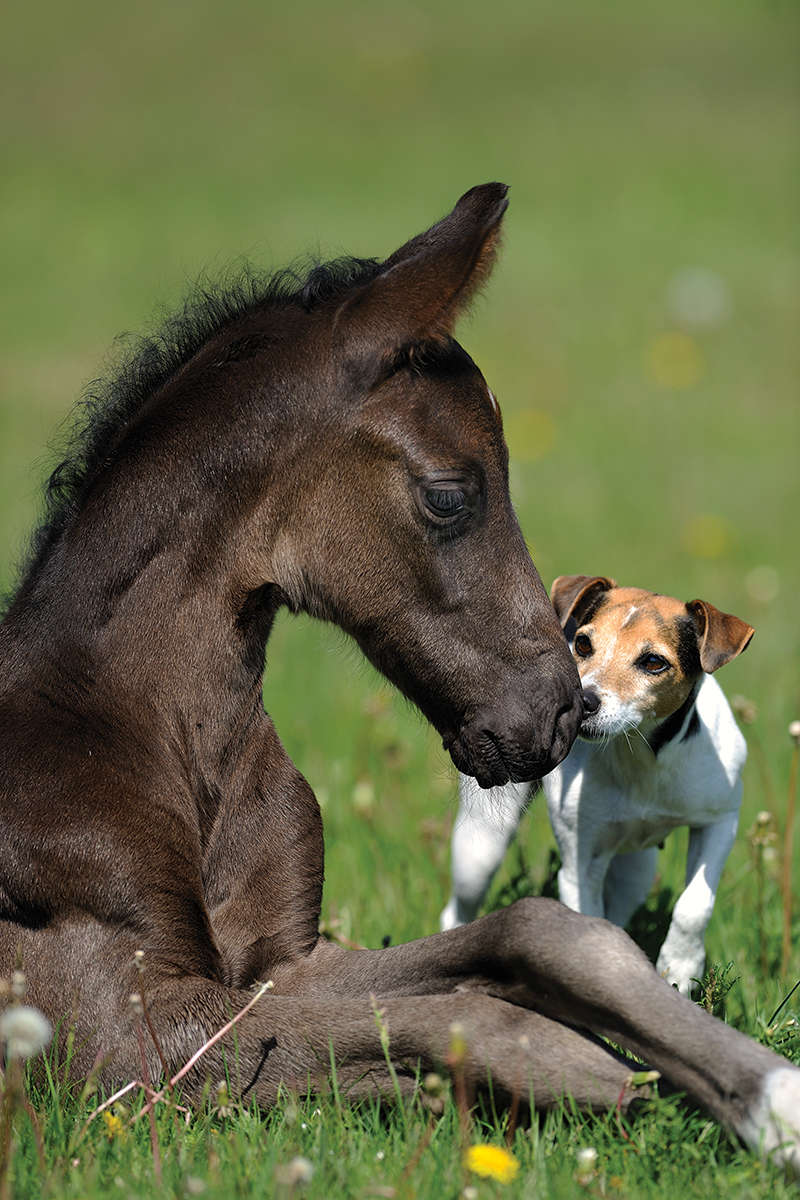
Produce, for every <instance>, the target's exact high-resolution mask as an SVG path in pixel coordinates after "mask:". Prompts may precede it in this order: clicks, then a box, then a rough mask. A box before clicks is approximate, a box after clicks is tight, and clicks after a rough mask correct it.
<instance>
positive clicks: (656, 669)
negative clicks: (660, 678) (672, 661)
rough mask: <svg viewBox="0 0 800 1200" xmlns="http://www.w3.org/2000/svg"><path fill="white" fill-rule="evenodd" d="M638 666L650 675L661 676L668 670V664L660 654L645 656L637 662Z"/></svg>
mask: <svg viewBox="0 0 800 1200" xmlns="http://www.w3.org/2000/svg"><path fill="white" fill-rule="evenodd" d="M639 666H640V667H642V668H643V669H644V670H645V671H647V672H648V674H650V675H661V674H662V673H663V672H664V671H666V670H668V669H669V663H668V662H667V660H666V658H663V657H662V656H661V655H660V654H645V655H643V657H642V658H641V659H640V660H639Z"/></svg>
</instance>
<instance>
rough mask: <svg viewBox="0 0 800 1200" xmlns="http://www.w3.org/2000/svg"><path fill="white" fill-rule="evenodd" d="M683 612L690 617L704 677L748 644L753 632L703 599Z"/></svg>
mask: <svg viewBox="0 0 800 1200" xmlns="http://www.w3.org/2000/svg"><path fill="white" fill-rule="evenodd" d="M686 609H687V611H688V613H689V614H690V616H691V617H693V618H694V624H695V628H696V630H697V646H698V649H699V651H700V666H701V667H702V668H703V670H704V671H705V672H706V673H707V674H708V675H710V674H711V673H712V672H713V671H716V670H718V669H719V667H724V666H725V663H728V662H730V661H731V659H732V658H736V656H737V654H741V653H742V651H743V650H746V649H747V647H748V646H749V645H750V639H751V637H752V636H753V634H754V633H755V630H754V629H753V627H752V625H748V624H747V623H746V622H745V621H740V620H739V618H738V617H732V616H731V614H730V613H724V612H720V611H719V609H718V608H714V605H713V604H707V603H706V601H705V600H691V601H690V602H689V603H688V604H687V605H686Z"/></svg>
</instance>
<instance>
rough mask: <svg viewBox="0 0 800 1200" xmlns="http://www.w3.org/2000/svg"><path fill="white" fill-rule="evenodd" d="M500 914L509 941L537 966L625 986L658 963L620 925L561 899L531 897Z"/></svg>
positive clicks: (648, 972)
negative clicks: (590, 913) (576, 907)
mask: <svg viewBox="0 0 800 1200" xmlns="http://www.w3.org/2000/svg"><path fill="white" fill-rule="evenodd" d="M496 915H497V916H501V915H502V916H503V917H504V925H505V929H504V930H503V934H502V935H501V936H503V940H504V941H506V939H507V941H506V944H509V943H510V944H512V945H514V946H515V947H516V948H517V950H518V952H519V953H521V954H522V955H523V957H525V958H527V959H528V960H529V961H530V962H531V963H532V964H533V965H534V967H535V968H537V969H545V970H546V969H547V968H548V967H549V968H550V970H552V971H553V972H554V973H556V974H558V975H560V976H563V975H564V974H565V973H566V974H567V975H574V976H575V978H576V980H577V979H578V978H581V977H582V978H583V979H585V980H587V981H589V980H592V979H603V980H604V981H605V982H606V983H608V982H611V981H618V982H619V984H620V985H621V986H623V985H624V983H625V980H626V979H627V980H630V979H631V978H632V977H633V978H639V977H641V976H642V974H643V973H646V974H648V975H652V974H653V971H654V968H653V965H652V963H651V962H650V961H649V959H648V958H647V956H646V955H645V954H644V952H643V951H642V950H640V949H639V947H638V946H637V945H636V943H635V942H634V941H633V940H632V939H631V938H630V937H628V935H627V933H625V931H624V930H623V929H620V928H619V926H618V925H612V923H611V922H610V921H606V920H605V919H604V918H602V917H589V916H585V915H584V914H582V913H577V912H574V911H573V910H572V909H571V908H567V907H566V906H565V905H564V904H561V903H560V901H558V900H550V899H548V898H547V897H544V896H530V897H527V898H525V899H522V900H518V901H517V902H516V903H515V904H512V905H510V906H509V907H508V908H506V909H503V910H502V914H501V913H498V914H496Z"/></svg>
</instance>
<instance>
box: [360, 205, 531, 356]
mask: <svg viewBox="0 0 800 1200" xmlns="http://www.w3.org/2000/svg"><path fill="white" fill-rule="evenodd" d="M507 191H508V188H507V187H506V186H505V184H502V183H485V184H483V185H482V186H481V187H475V188H472V190H471V191H469V192H467V193H466V195H464V196H462V197H461V199H460V200H459V202H458V204H457V205H456V206H455V208H454V209H453V211H452V212H451V213H450V214H449V215H448V216H446V217H444V218H443V219H442V220H441V221H439V222H438V223H437V224H436V225H434V226H433V227H432V228H431V229H429V230H428V231H427V232H426V233H421V234H419V235H418V236H417V237H415V238H412V239H411V241H410V242H406V244H405V245H404V246H401V247H400V249H399V250H395V252H394V254H392V255H391V256H390V257H389V258H387V259H386V262H385V263H384V264H383V270H382V272H381V274H380V275H378V276H376V278H375V279H373V280H371V281H370V282H369V283H368V284H365V285H364V286H363V287H362V288H360V289H359V290H358V291H356V292H355V293H354V294H353V295H351V296H349V297H348V298H347V299H346V300H345V301H344V303H343V305H342V307H341V308H340V310H339V312H338V313H337V316H336V330H337V334H338V336H339V337H340V338H341V340H342V342H343V344H344V346H345V352H346V353H347V355H348V357H350V358H352V359H353V360H354V363H360V364H361V365H362V366H363V365H365V364H364V359H365V358H366V357H369V359H371V360H372V361H373V363H374V366H373V368H372V369H373V370H374V371H375V373H376V374H377V373H379V371H380V370H381V369H382V367H384V366H385V365H386V360H387V359H390V358H392V357H394V356H395V355H397V353H398V352H399V351H401V350H403V349H406V348H411V347H413V346H415V345H419V344H421V343H426V342H428V343H430V342H443V341H445V340H446V339H447V338H448V337H450V336H451V335H452V333H453V330H454V329H455V325H456V321H457V320H458V317H459V316H460V314H461V313H462V312H463V311H464V309H465V308H466V307H467V306H468V305H469V302H470V301H471V300H472V298H473V296H474V295H475V293H476V292H477V291H479V289H480V288H481V287H482V286H483V284H484V283H485V282H486V280H487V279H488V277H489V274H490V273H491V270H492V267H493V265H494V261H495V258H496V256H497V249H498V245H499V242H500V224H501V221H502V218H503V213H504V212H505V210H506V208H507V207H508V201H507V199H506V193H507ZM376 359H379V360H380V363H379V362H376V361H375V360H376Z"/></svg>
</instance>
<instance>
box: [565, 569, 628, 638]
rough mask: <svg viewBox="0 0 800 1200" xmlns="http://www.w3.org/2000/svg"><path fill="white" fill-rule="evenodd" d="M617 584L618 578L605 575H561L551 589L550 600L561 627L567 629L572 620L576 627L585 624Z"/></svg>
mask: <svg viewBox="0 0 800 1200" xmlns="http://www.w3.org/2000/svg"><path fill="white" fill-rule="evenodd" d="M616 586H617V583H616V580H614V579H607V578H606V576H605V575H559V577H558V579H556V580H555V582H554V583H553V586H552V588H551V589H550V601H551V603H552V605H553V608H554V609H555V610H556V616H557V617H558V619H559V621H560V622H561V628H562V629H564V630H565V631H566V627H567V622H568V621H570V620H571V621H574V622H575V628H576V629H578V628H579V627H580V626H581V625H584V624H585V623H586V621H588V619H589V614H590V613H593V612H594V611H595V609H596V608H597V606H598V604H599V603H600V601H601V600H602V598H603V596H604V595H605V593H606V592H609V591H611V589H612V588H615V587H616Z"/></svg>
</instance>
